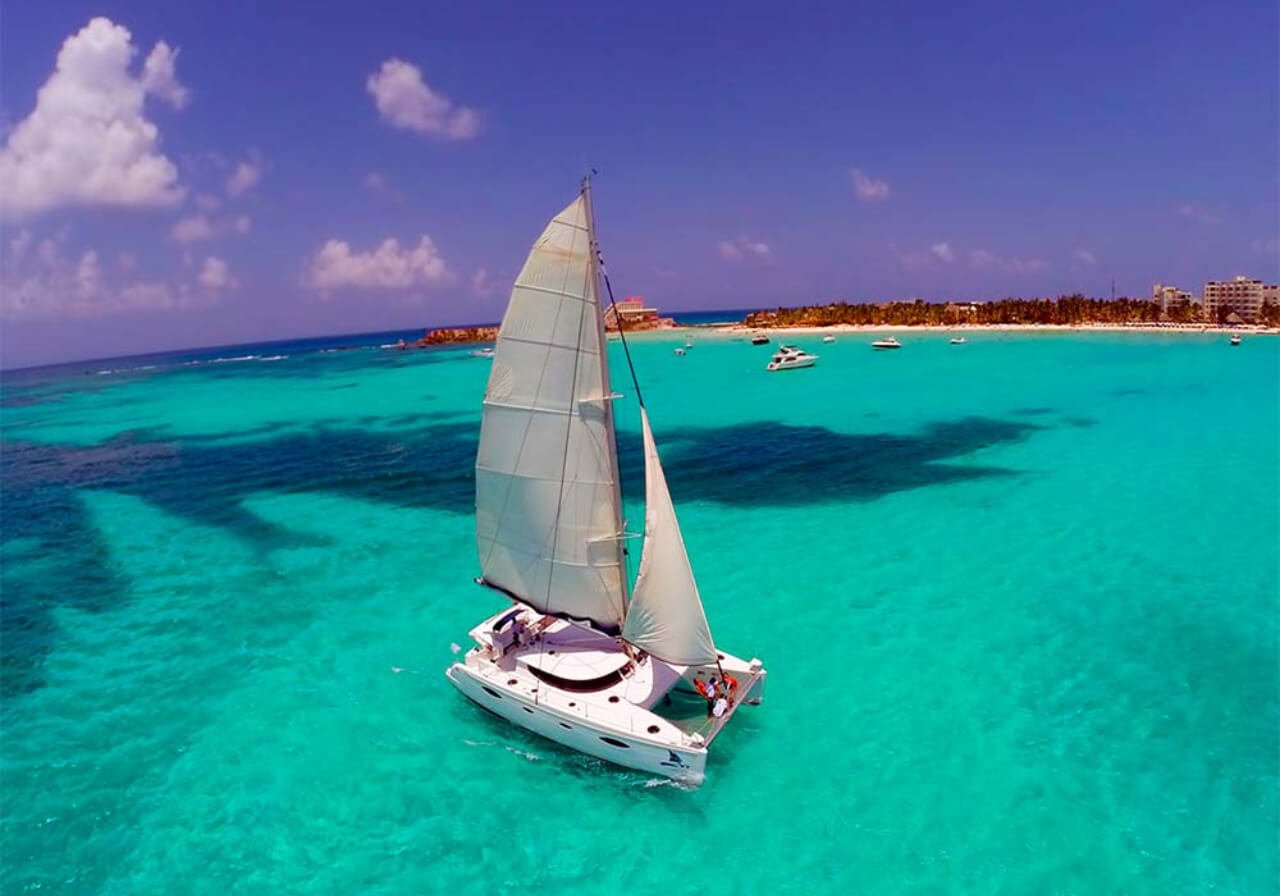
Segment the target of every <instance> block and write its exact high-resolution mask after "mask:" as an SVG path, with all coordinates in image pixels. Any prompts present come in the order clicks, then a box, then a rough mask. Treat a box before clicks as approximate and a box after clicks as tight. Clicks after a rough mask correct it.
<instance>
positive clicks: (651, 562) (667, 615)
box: [622, 407, 716, 666]
mask: <svg viewBox="0 0 1280 896" xmlns="http://www.w3.org/2000/svg"><path fill="white" fill-rule="evenodd" d="M640 428H641V430H642V432H643V435H644V477H645V486H644V549H643V551H642V552H641V554H640V572H639V575H637V577H636V587H635V591H634V592H633V594H632V596H631V606H630V608H628V610H627V621H626V624H625V625H624V626H623V629H622V637H623V638H625V639H626V640H627V641H629V642H630V643H632V644H634V645H635V646H636V647H639V648H640V649H642V650H645V651H648V652H649V653H651V654H653V655H654V656H656V657H658V658H659V659H662V660H666V661H667V662H669V663H679V664H681V665H686V666H695V665H704V664H710V663H714V662H716V646H715V644H714V643H713V642H712V640H711V629H710V627H709V626H708V625H707V616H706V613H705V612H703V609H702V599H701V598H700V597H699V596H698V583H697V582H696V581H694V578H693V568H692V567H691V566H690V565H689V554H688V552H687V551H685V547H684V536H683V535H681V534H680V523H679V522H678V521H677V520H676V509H675V507H674V506H673V505H672V503H671V493H670V492H669V491H668V490H667V477H666V476H665V475H664V474H663V472H662V462H661V461H660V460H659V459H658V446H657V445H655V444H654V441H653V431H652V430H651V429H650V428H649V415H648V414H646V413H645V410H644V408H643V407H642V408H641V409H640Z"/></svg>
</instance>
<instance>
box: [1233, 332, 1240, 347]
mask: <svg viewBox="0 0 1280 896" xmlns="http://www.w3.org/2000/svg"><path fill="white" fill-rule="evenodd" d="M1231 344H1232V345H1239V344H1240V334H1239V333H1232V334H1231Z"/></svg>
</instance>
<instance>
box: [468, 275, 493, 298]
mask: <svg viewBox="0 0 1280 896" xmlns="http://www.w3.org/2000/svg"><path fill="white" fill-rule="evenodd" d="M497 285H498V284H496V283H494V282H493V280H492V278H490V277H489V272H488V271H487V270H485V269H484V268H476V272H475V273H474V274H472V275H471V291H472V292H473V293H475V294H476V295H478V296H480V298H482V299H487V298H489V296H491V295H493V291H494V290H495V289H496V288H497Z"/></svg>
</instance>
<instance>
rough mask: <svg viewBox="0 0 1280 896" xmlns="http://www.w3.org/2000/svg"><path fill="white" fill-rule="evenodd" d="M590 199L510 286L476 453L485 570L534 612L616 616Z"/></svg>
mask: <svg viewBox="0 0 1280 896" xmlns="http://www.w3.org/2000/svg"><path fill="white" fill-rule="evenodd" d="M590 227H591V215H590V205H589V198H588V197H587V196H586V194H585V193H584V194H582V195H579V196H578V198H577V199H575V200H574V201H573V202H572V203H571V204H570V205H569V207H568V208H566V209H565V210H564V211H562V212H561V213H560V214H558V215H556V216H555V217H554V218H553V219H552V220H551V223H550V224H548V225H547V229H546V230H544V231H543V233H542V236H540V237H539V238H538V240H537V242H536V243H534V246H533V250H532V251H531V252H530V253H529V257H528V259H527V260H526V261H525V263H524V268H523V269H522V270H521V271H520V275H519V276H518V277H516V282H515V287H514V288H513V289H512V291H511V302H510V304H509V305H508V306H507V313H506V315H505V316H504V317H503V319H502V327H501V328H500V329H499V331H498V340H497V344H496V347H495V349H494V359H493V370H492V372H491V373H490V375H489V384H488V387H487V388H486V390H485V397H484V414H483V419H482V422H481V426H480V448H479V451H478V452H477V454H476V545H477V548H478V549H479V553H480V568H481V572H482V574H483V577H484V580H485V581H486V582H488V583H489V584H491V585H495V586H497V587H499V588H502V589H504V590H506V591H508V592H510V593H511V594H513V595H514V596H516V597H517V598H519V599H520V600H522V601H525V602H527V603H529V604H531V605H532V606H534V607H536V608H537V609H539V610H542V611H543V612H554V613H565V614H568V615H570V616H575V617H578V618H586V619H590V620H593V621H594V622H597V623H600V624H602V625H605V626H614V627H616V626H619V625H621V623H622V618H623V614H624V613H625V612H626V611H625V605H626V575H625V574H624V572H623V570H624V566H623V562H622V541H621V538H620V536H621V528H622V523H621V508H620V506H619V504H620V500H619V496H618V484H617V483H618V468H617V454H616V449H615V447H614V437H613V412H612V410H611V407H610V402H609V400H608V398H607V396H608V395H609V394H610V393H609V372H608V367H607V364H606V358H605V354H604V347H605V340H604V325H603V321H602V319H601V316H600V306H599V297H598V294H597V293H598V291H597V277H596V265H595V259H594V258H593V250H592V239H591V233H590Z"/></svg>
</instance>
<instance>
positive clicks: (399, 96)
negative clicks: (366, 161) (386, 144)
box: [365, 59, 480, 140]
mask: <svg viewBox="0 0 1280 896" xmlns="http://www.w3.org/2000/svg"><path fill="white" fill-rule="evenodd" d="M365 87H366V88H367V89H368V91H369V94H370V95H371V96H372V97H373V101H374V104H375V105H376V106H377V107H378V114H379V115H381V116H382V120H383V121H385V122H387V123H388V124H390V125H391V126H393V127H397V128H402V129H404V130H407V131H413V132H415V133H418V134H425V135H428V136H432V137H443V138H445V139H447V140H465V139H467V138H469V137H474V136H476V135H477V134H479V133H480V113H478V112H477V111H476V110H474V109H469V108H467V107H466V106H461V105H457V104H455V103H454V102H453V101H452V100H451V99H449V98H448V97H447V96H445V95H444V94H443V93H439V92H437V91H434V90H432V89H431V88H430V87H428V86H427V83H426V82H425V81H424V80H422V70H421V69H419V68H418V67H417V66H416V65H413V64H412V63H409V62H405V61H404V60H403V59H388V60H387V61H386V62H384V63H382V68H380V69H378V71H376V72H374V73H373V74H372V75H370V76H369V77H368V79H367V80H366V81H365Z"/></svg>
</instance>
